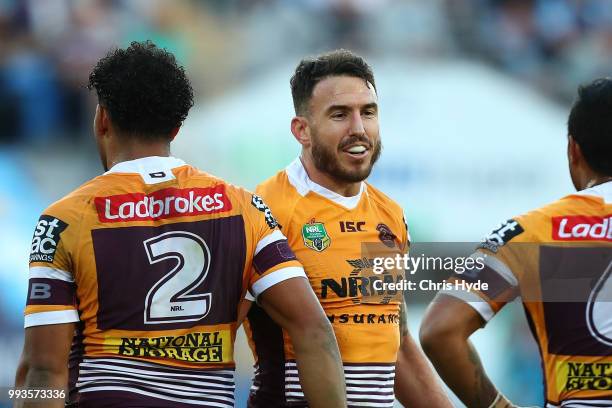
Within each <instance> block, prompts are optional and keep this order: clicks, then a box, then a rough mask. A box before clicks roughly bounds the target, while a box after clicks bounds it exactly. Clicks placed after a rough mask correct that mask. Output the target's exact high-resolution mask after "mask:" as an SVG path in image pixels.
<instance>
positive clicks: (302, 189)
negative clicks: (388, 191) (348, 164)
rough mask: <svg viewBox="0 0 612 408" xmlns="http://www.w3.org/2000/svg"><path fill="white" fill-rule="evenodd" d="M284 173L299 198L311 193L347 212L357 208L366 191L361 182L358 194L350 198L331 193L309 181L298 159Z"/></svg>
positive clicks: (364, 184)
mask: <svg viewBox="0 0 612 408" xmlns="http://www.w3.org/2000/svg"><path fill="white" fill-rule="evenodd" d="M285 172H286V173H287V177H288V178H289V183H291V185H292V186H293V187H295V189H296V190H297V191H298V193H300V195H301V196H305V195H306V194H308V192H309V191H312V192H314V193H317V194H319V195H321V196H323V197H325V198H327V199H328V200H331V201H333V202H335V203H336V204H339V205H341V206H343V207H345V208H347V209H349V210H352V209H354V208H355V207H357V205H358V204H359V200H361V195H362V194H363V192H364V191H365V190H366V183H364V182H361V185H360V187H359V193H357V195H355V196H352V197H344V196H342V195H340V194H338V193H336V192H334V191H331V190H329V189H327V188H325V187H323V186H321V185H319V184H317V183H315V182H314V181H312V180H311V179H310V177H308V173H306V169H305V168H304V165H303V164H302V161H301V160H300V158H299V157H298V158H296V159H295V160H294V161H292V162H291V164H289V166H287V168H286V169H285Z"/></svg>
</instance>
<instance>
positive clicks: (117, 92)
mask: <svg viewBox="0 0 612 408" xmlns="http://www.w3.org/2000/svg"><path fill="white" fill-rule="evenodd" d="M87 88H88V89H89V90H92V89H95V90H96V93H97V94H98V101H99V103H100V105H101V106H103V107H105V108H106V109H107V110H108V113H109V116H110V119H111V121H112V123H113V125H115V126H116V127H117V128H118V130H120V131H121V132H122V133H126V134H130V135H136V136H138V137H141V138H147V139H155V138H164V137H167V136H169V134H170V133H171V132H172V131H173V130H174V129H176V128H177V127H180V126H181V124H182V123H183V121H184V120H185V118H187V113H188V112H189V109H191V107H192V106H193V89H192V88H191V84H190V82H189V79H188V78H187V75H186V74H185V70H184V68H183V67H182V66H180V65H178V64H177V62H176V59H175V57H174V55H172V54H171V53H170V52H168V51H166V50H164V49H160V48H157V46H156V45H155V44H153V43H152V42H151V41H145V42H132V43H131V44H130V46H129V47H127V48H126V49H114V50H111V51H110V52H109V53H108V54H107V55H106V56H105V57H103V58H102V59H100V61H98V63H97V64H96V66H95V67H94V69H93V71H92V72H91V74H89V84H88V85H87Z"/></svg>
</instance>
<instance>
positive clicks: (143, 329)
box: [26, 157, 299, 407]
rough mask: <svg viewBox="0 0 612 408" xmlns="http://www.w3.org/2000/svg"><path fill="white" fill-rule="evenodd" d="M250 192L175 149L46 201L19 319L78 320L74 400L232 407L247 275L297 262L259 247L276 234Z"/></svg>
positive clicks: (257, 286) (255, 286) (252, 283)
mask: <svg viewBox="0 0 612 408" xmlns="http://www.w3.org/2000/svg"><path fill="white" fill-rule="evenodd" d="M257 200H258V198H257V197H256V196H253V195H251V194H250V193H248V192H246V191H244V190H242V189H239V188H237V187H234V186H232V185H230V184H227V183H225V182H224V181H222V180H220V179H218V178H215V177H213V176H210V175H208V174H206V173H204V172H201V171H199V170H197V169H195V168H194V167H191V166H188V165H186V164H185V163H183V162H182V161H180V160H178V159H174V158H168V157H165V158H163V157H148V158H143V159H138V160H133V161H129V162H123V163H119V164H118V165H116V166H114V167H113V168H112V169H111V171H109V172H107V173H105V174H104V175H102V176H99V177H97V178H95V179H93V180H92V181H90V182H89V183H86V184H85V185H83V186H82V187H80V188H79V189H77V190H76V191H75V192H73V193H71V194H70V195H69V196H67V197H65V198H64V199H62V200H60V201H58V202H56V203H55V204H53V205H52V206H51V207H49V208H48V209H47V210H46V211H45V213H44V215H43V216H42V217H41V219H40V220H39V223H38V225H37V228H36V231H35V235H34V239H33V244H32V253H31V256H30V290H29V299H28V306H27V307H26V327H28V326H34V325H40V324H55V323H68V322H77V321H78V322H79V324H78V326H79V327H78V334H77V335H76V336H75V342H74V345H73V350H72V355H71V367H70V368H71V372H70V388H71V400H72V401H78V402H79V403H80V404H83V406H91V407H103V406H122V407H130V406H134V407H136V406H137V407H158V406H185V407H189V406H215V407H233V406H234V396H233V393H234V373H233V370H234V361H233V344H234V338H235V332H236V328H237V323H236V320H237V310H238V304H239V302H240V300H241V299H242V298H243V297H244V293H245V292H246V291H247V288H248V289H250V290H251V291H253V292H255V293H256V294H258V293H260V292H261V291H263V290H265V289H266V288H267V287H269V286H266V285H268V283H266V282H265V281H260V279H261V278H262V277H265V276H268V275H269V274H270V273H275V272H276V273H277V274H281V273H282V274H285V275H287V274H291V273H293V272H291V269H292V268H291V267H292V266H298V265H299V264H298V263H297V262H296V261H295V258H294V257H293V255H292V254H284V256H279V255H278V253H277V252H274V251H267V250H266V249H267V248H268V247H267V245H268V244H270V243H274V242H277V241H278V238H279V237H282V234H280V232H279V231H278V230H277V229H276V230H275V223H274V220H273V219H272V218H271V216H270V215H269V214H267V213H264V209H263V208H261V206H260V205H259V202H258V201H257ZM283 238H284V237H283ZM258 252H259V253H263V254H265V255H266V258H267V259H266V260H265V264H262V263H261V262H260V263H259V264H258V258H257V256H256V254H257V253H258ZM253 267H255V269H257V272H258V273H256V274H255V273H252V272H251V271H252V270H253ZM293 269H297V268H293ZM287 271H288V272H287ZM280 280H282V279H280ZM277 281H278V280H277Z"/></svg>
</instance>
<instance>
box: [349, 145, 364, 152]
mask: <svg viewBox="0 0 612 408" xmlns="http://www.w3.org/2000/svg"><path fill="white" fill-rule="evenodd" d="M366 150H367V149H366V147H365V146H353V147H351V148H350V149H348V150H347V152H349V153H363V152H365V151H366Z"/></svg>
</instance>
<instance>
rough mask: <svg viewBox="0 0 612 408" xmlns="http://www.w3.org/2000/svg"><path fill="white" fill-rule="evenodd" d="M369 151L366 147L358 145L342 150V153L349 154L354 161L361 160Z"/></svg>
mask: <svg viewBox="0 0 612 408" xmlns="http://www.w3.org/2000/svg"><path fill="white" fill-rule="evenodd" d="M369 150H370V148H369V147H368V146H365V145H362V144H358V145H352V146H349V147H347V148H344V149H343V150H342V151H343V152H344V153H347V154H349V155H350V156H351V157H354V158H356V159H362V158H364V157H365V156H367V154H368V151H369Z"/></svg>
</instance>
